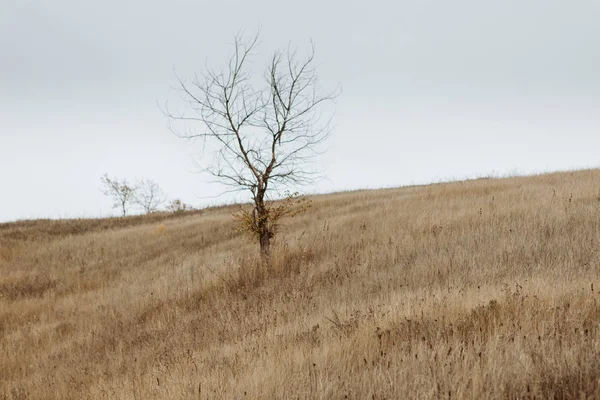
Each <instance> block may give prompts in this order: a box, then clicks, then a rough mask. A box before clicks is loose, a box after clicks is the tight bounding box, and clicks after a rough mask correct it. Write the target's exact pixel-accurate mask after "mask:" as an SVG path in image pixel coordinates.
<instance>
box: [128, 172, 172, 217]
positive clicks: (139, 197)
mask: <svg viewBox="0 0 600 400" xmlns="http://www.w3.org/2000/svg"><path fill="white" fill-rule="evenodd" d="M136 189H137V190H136V191H135V193H134V196H133V202H134V203H135V204H137V205H138V206H140V207H141V208H142V209H143V210H144V212H145V213H146V214H150V213H151V212H154V211H156V210H157V209H158V208H159V207H160V206H161V205H162V204H164V203H165V202H166V201H167V198H166V196H165V193H164V192H163V190H162V189H161V188H160V186H159V185H158V183H156V182H154V181H153V180H151V179H142V180H141V181H139V182H138V183H137V185H136Z"/></svg>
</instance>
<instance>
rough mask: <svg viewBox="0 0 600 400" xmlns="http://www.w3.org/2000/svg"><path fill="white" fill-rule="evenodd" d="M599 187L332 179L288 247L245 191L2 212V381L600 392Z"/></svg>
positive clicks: (286, 390)
mask: <svg viewBox="0 0 600 400" xmlns="http://www.w3.org/2000/svg"><path fill="white" fill-rule="evenodd" d="M599 193H600V171H598V170H592V171H580V172H576V173H558V174H551V175H542V176H536V177H528V178H510V179H500V180H477V181H470V182H456V183H448V184H439V185H432V186H425V187H410V188H402V189H393V190H380V191H361V192H353V193H341V194H334V195H328V196H320V197H316V198H314V207H313V208H312V209H311V210H310V211H309V212H308V213H307V214H305V215H303V216H301V217H296V218H294V219H290V220H287V221H285V222H284V226H283V227H282V232H281V235H280V236H279V238H278V242H277V243H276V245H275V248H274V254H273V259H272V264H271V265H270V266H268V267H267V266H264V265H263V264H261V263H260V262H259V261H258V260H257V258H256V256H255V254H256V246H255V245H254V244H252V243H249V242H248V241H247V239H245V238H244V237H242V236H241V235H239V234H237V233H235V232H234V230H233V226H232V224H233V222H232V218H231V216H230V214H231V210H230V209H227V208H224V209H215V210H209V211H207V212H204V213H201V214H196V215H188V216H185V217H182V218H163V219H160V218H158V217H157V218H156V219H151V220H143V219H135V218H133V219H125V220H118V222H117V220H115V221H114V222H111V221H105V222H102V221H96V222H89V223H87V222H83V221H80V222H74V221H63V222H60V223H53V222H47V221H45V222H31V223H17V224H8V225H3V226H0V246H1V247H0V296H2V297H1V298H0V377H1V379H0V398H1V399H85V398H90V399H97V398H98V399H102V398H106V399H187V398H189V399H192V398H202V399H218V398H227V399H229V398H248V399H265V398H282V399H287V398H290V399H291V398H299V399H306V398H310V399H312V398H323V399H329V398H332V399H343V398H350V399H367V398H369V399H384V398H387V399H396V398H435V399H438V398H444V399H448V398H457V399H462V398H473V399H479V398H515V399H516V398H520V399H523V398H531V399H533V398H538V399H545V398H556V399H571V398H572V399H575V398H577V399H580V398H599V397H600V298H599V297H598V291H599V290H600V281H599V280H598V278H599V271H600V253H599V246H598V244H599V241H600V199H599ZM56 224H58V225H56ZM57 226H59V227H61V228H60V229H58V228H57ZM63 228H64V229H63ZM15 232H20V233H15ZM61 232H62V233H61Z"/></svg>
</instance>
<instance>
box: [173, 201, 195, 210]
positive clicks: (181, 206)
mask: <svg viewBox="0 0 600 400" xmlns="http://www.w3.org/2000/svg"><path fill="white" fill-rule="evenodd" d="M194 209H195V208H194V207H193V206H191V205H189V204H187V203H184V202H183V201H182V200H181V199H173V200H171V202H170V203H169V204H168V205H167V211H171V212H174V213H182V212H186V211H193V210H194Z"/></svg>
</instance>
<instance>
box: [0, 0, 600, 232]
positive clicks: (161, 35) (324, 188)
mask: <svg viewBox="0 0 600 400" xmlns="http://www.w3.org/2000/svg"><path fill="white" fill-rule="evenodd" d="M598 21H600V3H599V2H598V1H595V0H588V1H584V0H570V1H566V0H561V1H557V0H529V1H523V0H503V1H482V0H453V1H442V0H437V1H433V0H399V1H393V2H392V1H380V0H371V1H368V2H365V1H361V2H358V1H348V0H345V1H341V0H332V1H322V0H321V1H316V0H306V1H303V2H285V1H281V0H277V1H275V0H253V1H211V2H206V1H191V0H171V1H158V0H155V1H153V0H144V1H142V0H104V1H94V2H92V1H87V0H0V166H1V168H0V184H1V185H2V186H1V187H2V196H1V200H0V221H6V220H14V219H19V218H39V217H49V218H57V217H82V216H83V217H91V216H99V215H110V214H112V213H113V210H112V209H111V201H110V200H109V199H107V198H105V197H104V196H103V195H102V194H101V193H100V191H99V187H100V177H101V175H102V174H103V173H105V172H106V173H109V174H110V175H114V176H118V177H122V178H127V179H130V180H135V179H136V178H141V177H146V178H151V179H154V180H155V181H157V182H158V183H159V184H161V186H162V187H163V188H164V189H165V191H166V192H167V193H168V194H169V195H170V197H172V198H174V197H180V198H182V199H184V200H185V201H187V202H189V203H192V204H196V205H206V204H215V203H219V202H224V201H230V200H231V199H230V198H227V197H220V198H210V197H211V196H214V195H216V194H218V193H220V192H221V191H222V189H223V188H221V187H218V186H214V185H208V184H206V183H204V181H205V180H206V179H207V177H204V176H201V175H198V174H196V173H195V170H194V165H193V163H192V162H191V156H192V154H195V153H198V152H199V151H200V148H199V145H194V144H190V143H187V142H185V141H182V140H181V139H178V138H177V137H175V136H174V135H173V134H172V133H171V132H169V130H168V129H167V121H166V119H165V117H164V116H163V115H162V113H161V112H160V110H159V107H158V105H157V102H161V103H164V101H166V100H169V101H171V100H174V99H177V97H178V94H177V93H176V92H174V91H173V90H172V89H171V87H172V86H173V85H174V84H175V83H176V81H175V79H174V74H173V69H174V68H175V69H176V70H177V71H178V73H180V74H181V75H184V76H189V75H191V74H192V73H193V72H195V71H197V72H201V71H202V70H203V68H204V66H205V63H206V62H208V64H210V65H218V64H219V63H222V62H223V60H224V59H225V57H226V56H227V54H228V53H229V51H230V47H228V46H229V44H230V43H231V41H232V38H233V36H234V35H235V34H236V33H238V32H239V31H245V32H248V33H249V34H250V35H251V34H253V33H254V32H256V30H257V29H258V27H261V30H262V35H261V39H262V44H261V47H260V48H259V49H260V51H261V54H262V56H261V55H259V56H258V57H256V58H255V64H254V65H255V66H256V67H257V68H260V67H261V66H262V65H263V62H264V61H265V60H266V58H267V57H268V55H269V53H270V52H271V51H273V50H275V49H278V48H282V47H287V45H288V43H290V42H291V43H293V44H294V45H297V46H298V47H300V48H303V47H307V46H308V45H309V41H310V40H311V39H312V40H313V41H314V42H315V44H316V52H317V54H316V55H317V62H318V68H319V69H318V71H319V75H320V78H321V81H322V83H323V85H324V86H329V87H335V86H336V85H337V84H340V85H341V86H342V89H343V91H342V94H341V96H340V97H339V98H338V100H337V102H336V113H335V125H336V127H335V131H334V133H333V135H332V137H331V138H330V140H329V141H328V143H327V147H328V149H329V150H328V152H327V153H326V154H325V155H324V156H322V157H321V159H320V165H322V166H323V168H324V169H325V171H326V177H327V178H328V179H327V180H324V181H321V182H320V183H318V184H316V185H314V186H311V187H308V188H305V189H304V190H305V191H308V192H329V191H337V190H344V189H355V188H376V187H383V186H386V187H387V186H397V185H405V184H411V183H425V182H431V181H438V180H441V179H454V178H465V177H476V176H482V175H489V174H491V173H496V174H500V175H502V174H507V173H527V172H532V171H536V172H541V171H551V170H559V169H571V168H582V167H598V166H600V151H599V149H600V73H599V72H598V71H600V24H599V23H598ZM243 199H244V197H243V196H242V197H238V200H243Z"/></svg>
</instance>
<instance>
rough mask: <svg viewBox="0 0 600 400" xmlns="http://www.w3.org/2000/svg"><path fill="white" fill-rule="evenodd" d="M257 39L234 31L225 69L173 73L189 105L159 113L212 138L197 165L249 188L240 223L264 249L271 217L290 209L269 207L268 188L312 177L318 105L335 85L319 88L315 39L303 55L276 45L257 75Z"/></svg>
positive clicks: (321, 136) (325, 129) (320, 136)
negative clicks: (209, 156) (187, 76)
mask: <svg viewBox="0 0 600 400" xmlns="http://www.w3.org/2000/svg"><path fill="white" fill-rule="evenodd" d="M257 40H258V35H257V36H256V37H255V38H254V39H253V40H251V41H244V40H243V39H242V38H241V37H239V36H238V37H236V38H235V40H234V43H233V53H232V55H231V57H230V59H229V62H228V64H227V67H226V68H225V69H224V70H223V71H215V70H211V69H207V71H206V72H205V73H204V74H203V75H202V77H198V76H195V77H194V78H193V79H191V80H189V81H188V80H184V79H181V78H180V77H179V76H177V79H178V80H179V85H180V90H181V92H182V93H183V98H184V100H185V101H186V102H187V105H188V106H189V108H190V109H191V113H183V114H175V113H172V112H170V111H169V110H168V108H167V109H166V111H165V113H166V114H167V115H168V117H170V118H169V121H170V127H171V130H172V131H173V132H174V133H175V134H176V135H178V136H180V137H182V138H187V139H202V140H203V141H204V145H205V147H206V146H207V144H208V145H209V146H215V147H213V149H214V151H215V158H214V160H213V161H212V162H208V163H207V164H204V165H203V166H200V167H201V169H202V171H204V172H207V173H209V174H211V175H212V176H213V177H214V178H215V180H216V181H217V182H219V183H222V184H225V185H228V186H230V187H231V188H230V189H231V191H235V190H248V191H249V192H250V193H251V194H252V200H253V209H252V211H251V212H248V213H247V215H246V217H248V218H250V219H251V221H250V222H251V223H250V224H246V225H247V226H248V227H249V229H250V230H251V232H253V233H255V234H256V236H257V237H258V240H259V243H260V250H261V253H262V254H263V255H264V256H268V255H269V252H270V246H271V239H272V238H273V236H274V234H275V231H274V227H275V226H276V220H277V219H278V218H280V217H281V216H283V215H287V214H289V213H287V212H282V210H279V211H278V212H274V210H275V208H274V207H275V206H274V205H273V204H271V203H270V202H269V200H268V199H269V195H270V194H271V192H272V191H275V192H278V191H279V189H280V188H283V187H289V186H292V185H301V184H306V183H310V182H312V181H313V180H314V176H315V175H314V171H312V170H311V169H310V168H309V163H310V161H311V159H312V157H313V156H315V155H317V154H318V152H317V145H318V144H320V143H321V142H322V141H323V140H325V139H326V137H327V136H328V134H329V132H330V124H329V119H324V118H323V116H322V112H321V111H322V110H321V107H320V106H321V105H323V104H324V103H325V102H327V101H330V100H333V99H334V98H335V97H336V96H337V90H336V91H333V92H329V93H323V92H321V91H320V89H319V84H318V80H317V75H316V70H315V66H314V55H315V52H314V45H313V46H311V49H310V51H309V52H308V53H307V54H306V56H305V57H301V56H299V55H298V52H297V51H296V50H292V49H289V48H288V49H287V51H276V52H274V53H273V54H272V56H271V57H270V59H269V62H268V65H267V66H266V68H265V72H264V75H263V77H262V78H263V79H255V77H254V76H253V75H252V73H251V70H250V66H251V63H250V59H251V57H252V56H253V52H254V50H255V49H256V47H257ZM176 122H184V123H185V122H190V123H199V124H200V125H201V126H202V127H203V128H204V129H203V130H202V131H195V130H193V129H190V126H189V125H185V124H184V126H185V128H184V129H182V128H181V126H179V125H177V124H176ZM292 203H293V202H292ZM244 219H247V218H244Z"/></svg>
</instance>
